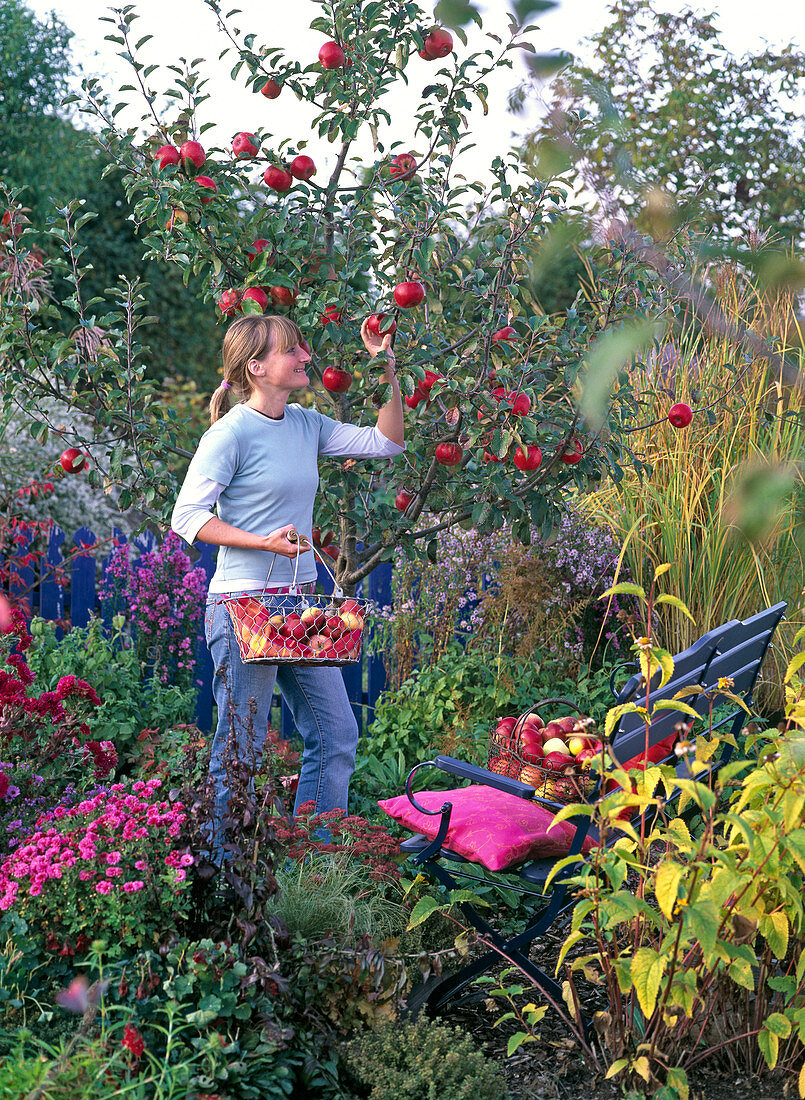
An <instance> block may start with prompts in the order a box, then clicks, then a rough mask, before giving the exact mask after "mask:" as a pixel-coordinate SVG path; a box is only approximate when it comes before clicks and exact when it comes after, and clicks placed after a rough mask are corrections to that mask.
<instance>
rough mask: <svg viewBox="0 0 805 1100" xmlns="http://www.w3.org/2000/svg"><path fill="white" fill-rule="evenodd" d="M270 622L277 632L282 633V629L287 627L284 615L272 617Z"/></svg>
mask: <svg viewBox="0 0 805 1100" xmlns="http://www.w3.org/2000/svg"><path fill="white" fill-rule="evenodd" d="M268 621H269V622H270V623H271V625H272V626H273V627H274V629H275V630H279V631H280V632H282V628H283V626H284V625H285V616H284V615H280V614H279V613H277V614H276V615H272V616H271V618H270V619H269V620H268Z"/></svg>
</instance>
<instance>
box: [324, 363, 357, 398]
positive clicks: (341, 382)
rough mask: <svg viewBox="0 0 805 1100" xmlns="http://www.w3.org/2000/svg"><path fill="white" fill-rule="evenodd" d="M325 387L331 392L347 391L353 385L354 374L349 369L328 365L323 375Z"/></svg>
mask: <svg viewBox="0 0 805 1100" xmlns="http://www.w3.org/2000/svg"><path fill="white" fill-rule="evenodd" d="M321 380H322V382H323V383H324V388H325V389H326V390H329V391H330V393H346V392H347V390H348V389H349V387H350V386H351V385H352V375H351V374H350V373H349V371H348V370H340V369H339V368H338V367H328V368H327V369H326V370H325V372H324V374H323V375H322V376H321Z"/></svg>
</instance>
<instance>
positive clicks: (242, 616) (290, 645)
mask: <svg viewBox="0 0 805 1100" xmlns="http://www.w3.org/2000/svg"><path fill="white" fill-rule="evenodd" d="M289 537H290V536H289ZM292 541H293V540H292ZM309 548H310V547H309V545H307V544H305V545H304V546H303V545H302V544H301V543H300V550H301V549H309ZM312 549H313V552H314V553H315V554H316V555H317V557H318V558H319V560H320V561H321V562H322V564H323V565H324V568H325V569H326V570H327V572H328V573H330V576H331V577H333V575H332V573H331V572H330V569H329V567H328V565H327V563H326V562H325V561H324V559H323V557H322V556H321V554H319V553H318V551H317V549H316V547H315V545H314V546H313V547H312ZM272 566H273V562H272ZM298 568H299V554H297V556H296V561H295V568H294V575H293V580H292V582H291V584H290V586H289V587H288V588H287V589H283V590H282V592H281V594H276V593H273V592H269V591H267V589H268V582H269V580H270V577H271V569H269V571H268V577H267V578H266V583H265V586H264V590H263V592H262V593H259V594H257V595H243V596H231V597H229V598H228V599H225V600H224V601H223V602H224V603H225V604H226V609H227V611H228V612H229V617H230V619H231V620H232V625H233V627H234V630H235V637H236V638H237V641H238V649H239V651H240V656H241V660H242V661H244V662H246V663H248V664H251V663H256V664H269V665H351V664H356V663H357V662H358V661H360V659H361V647H362V644H363V634H364V629H365V626H366V606H367V605H366V601H365V600H360V599H354V598H352V597H345V596H344V593H343V590H342V589H341V588H340V586H339V585H338V582H337V581H336V580H335V577H333V586H334V587H333V592H332V595H330V596H326V595H323V594H321V595H320V594H318V593H315V592H303V591H302V589H301V586H300V585H299V584H297V581H296V577H297V572H298Z"/></svg>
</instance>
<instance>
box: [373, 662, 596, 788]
mask: <svg viewBox="0 0 805 1100" xmlns="http://www.w3.org/2000/svg"><path fill="white" fill-rule="evenodd" d="M606 693H607V689H606V675H605V673H604V672H603V671H602V672H593V673H586V674H585V675H584V676H583V677H581V678H579V679H578V680H575V679H572V678H571V677H569V676H567V675H562V673H561V671H560V670H558V669H557V668H556V665H555V664H553V663H551V662H550V660H549V659H548V658H547V657H545V656H543V655H542V654H540V653H539V652H535V653H533V654H532V655H531V656H530V657H528V658H527V659H517V658H515V657H512V656H509V655H505V654H493V655H490V654H489V653H486V652H484V651H483V650H481V649H467V650H465V649H463V648H462V646H461V645H460V644H459V643H458V642H453V643H452V644H451V645H449V646H448V648H447V649H446V651H445V652H444V653H443V654H442V655H441V657H440V658H439V660H438V661H437V662H436V663H435V664H431V665H428V666H427V667H425V668H421V669H419V670H417V671H416V672H415V673H414V674H413V675H412V676H410V677H409V678H408V679H407V680H406V681H405V683H403V685H402V686H401V687H400V689H399V690H398V691H389V692H384V693H383V694H382V695H381V696H380V698H379V699H378V702H377V709H376V711H375V720H374V722H373V724H372V726H371V729H370V736H369V738H368V739H367V742H366V744H367V748H368V749H370V751H371V755H372V756H375V757H381V758H382V757H383V756H385V754H386V753H394V752H396V753H399V752H402V753H403V756H404V759H405V766H406V767H408V768H410V767H413V765H414V764H415V763H417V761H419V760H421V759H424V758H425V756H426V755H427V753H429V752H434V751H435V752H446V753H452V755H459V754H462V753H463V754H465V755H466V756H467V758H469V759H471V760H473V761H475V762H481V761H483V762H485V760H486V750H487V745H488V734H489V728H490V726H491V725H492V724H493V722H494V720H495V718H496V717H499V716H501V715H504V714H520V713H521V712H522V711H524V710H526V709H527V708H528V707H530V706H532V705H533V704H534V703H536V702H537V701H538V700H539V699H541V698H546V697H548V696H556V695H564V696H566V697H568V698H570V699H572V700H574V701H578V704H579V706H581V707H582V708H587V711H586V712H587V713H590V714H591V716H592V717H594V718H600V717H602V716H603V713H604V709H605V704H604V699H605V696H606ZM591 703H595V704H597V706H598V708H600V709H599V710H598V713H595V710H594V709H590V704H591ZM359 784H360V787H359V789H361V790H363V789H369V790H372V791H374V790H376V789H377V786H376V784H375V781H374V780H373V779H372V771H371V769H370V768H368V767H364V768H363V769H361V770H359ZM373 784H375V785H373ZM388 793H389V792H388V791H384V792H380V794H381V795H388Z"/></svg>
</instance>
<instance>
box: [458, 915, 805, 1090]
mask: <svg viewBox="0 0 805 1100" xmlns="http://www.w3.org/2000/svg"><path fill="white" fill-rule="evenodd" d="M563 938H564V936H563V934H562V933H561V932H556V931H552V932H549V933H548V935H547V936H545V937H544V940H543V942H542V943H541V944H540V947H539V949H537V948H535V949H534V950H533V951H532V958H533V959H534V961H535V962H537V964H538V965H539V966H541V967H542V969H543V970H545V971H546V972H547V973H549V974H552V973H553V970H554V966H555V960H556V957H557V954H558V951H559V946H560V944H561V942H562V940H563ZM512 980H514V979H512ZM533 999H534V1000H536V1001H537V1003H540V1000H539V997H538V996H536V997H534V998H533ZM598 1007H600V1005H599V1006H593V1005H588V1006H587V1008H588V1011H589V1010H590V1009H593V1008H598ZM503 1011H504V1009H503V1008H501V1005H500V1003H499V1002H498V1001H497V1000H495V1001H493V1000H492V999H491V998H490V999H489V1001H488V1002H485V1001H483V1000H479V1001H477V1002H475V1003H473V1004H465V1005H461V1006H459V1007H456V1008H453V1009H452V1010H451V1011H450V1013H449V1015H446V1016H445V1017H444V1018H445V1020H446V1022H451V1023H456V1024H458V1025H460V1026H461V1027H462V1028H464V1029H465V1030H466V1031H468V1032H470V1033H471V1034H472V1035H473V1037H474V1038H475V1040H476V1042H477V1043H478V1045H479V1047H482V1048H483V1050H484V1051H485V1053H486V1054H487V1055H488V1056H489V1057H490V1058H494V1059H495V1060H496V1061H498V1062H499V1063H500V1064H501V1066H502V1067H503V1070H504V1072H505V1076H506V1080H507V1083H508V1086H509V1091H510V1095H511V1100H623V1098H628V1100H641V1098H642V1097H644V1095H651V1094H650V1093H648V1094H645V1093H644V1092H643V1091H641V1090H639V1089H637V1090H635V1089H632V1090H631V1091H630V1090H628V1089H627V1088H625V1086H624V1085H622V1084H620V1083H618V1082H616V1081H606V1080H604V1079H603V1071H600V1070H598V1069H597V1068H596V1067H595V1066H594V1065H591V1064H590V1063H589V1062H588V1060H587V1058H586V1057H585V1055H584V1054H583V1052H582V1051H581V1049H580V1047H579V1046H578V1044H577V1043H576V1042H575V1041H574V1039H573V1037H572V1035H571V1034H570V1033H569V1031H568V1029H567V1027H566V1025H565V1024H564V1022H563V1021H562V1020H561V1019H560V1018H559V1017H558V1015H557V1014H556V1013H554V1012H553V1011H552V1010H551V1011H549V1012H548V1014H547V1015H546V1016H545V1018H544V1019H543V1021H542V1023H541V1024H540V1037H541V1038H540V1041H539V1042H536V1043H527V1044H525V1045H523V1046H521V1047H520V1049H519V1050H518V1051H517V1052H516V1053H515V1054H514V1055H512V1057H511V1058H507V1057H506V1044H507V1042H508V1039H509V1036H510V1035H512V1034H513V1033H514V1032H515V1031H518V1030H520V1029H519V1026H518V1025H516V1024H513V1023H512V1024H508V1023H507V1024H504V1025H502V1026H501V1027H498V1028H494V1027H493V1025H494V1023H495V1020H496V1019H497V1018H498V1017H499V1016H500V1015H502V1013H503ZM690 1085H691V1094H690V1100H791V1098H792V1097H794V1096H796V1088H795V1087H794V1088H793V1089H792V1088H791V1086H790V1084H789V1091H788V1092H784V1089H783V1085H784V1081H783V1080H781V1079H780V1077H779V1075H777V1074H768V1075H765V1076H764V1077H763V1078H762V1079H758V1078H750V1077H746V1076H741V1075H740V1074H735V1073H734V1072H733V1071H730V1070H725V1069H724V1067H722V1066H714V1067H712V1068H711V1069H708V1068H706V1067H705V1066H701V1065H700V1066H697V1067H696V1068H695V1070H694V1071H692V1072H691V1074H690ZM479 1100H482V1098H481V1097H479Z"/></svg>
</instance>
